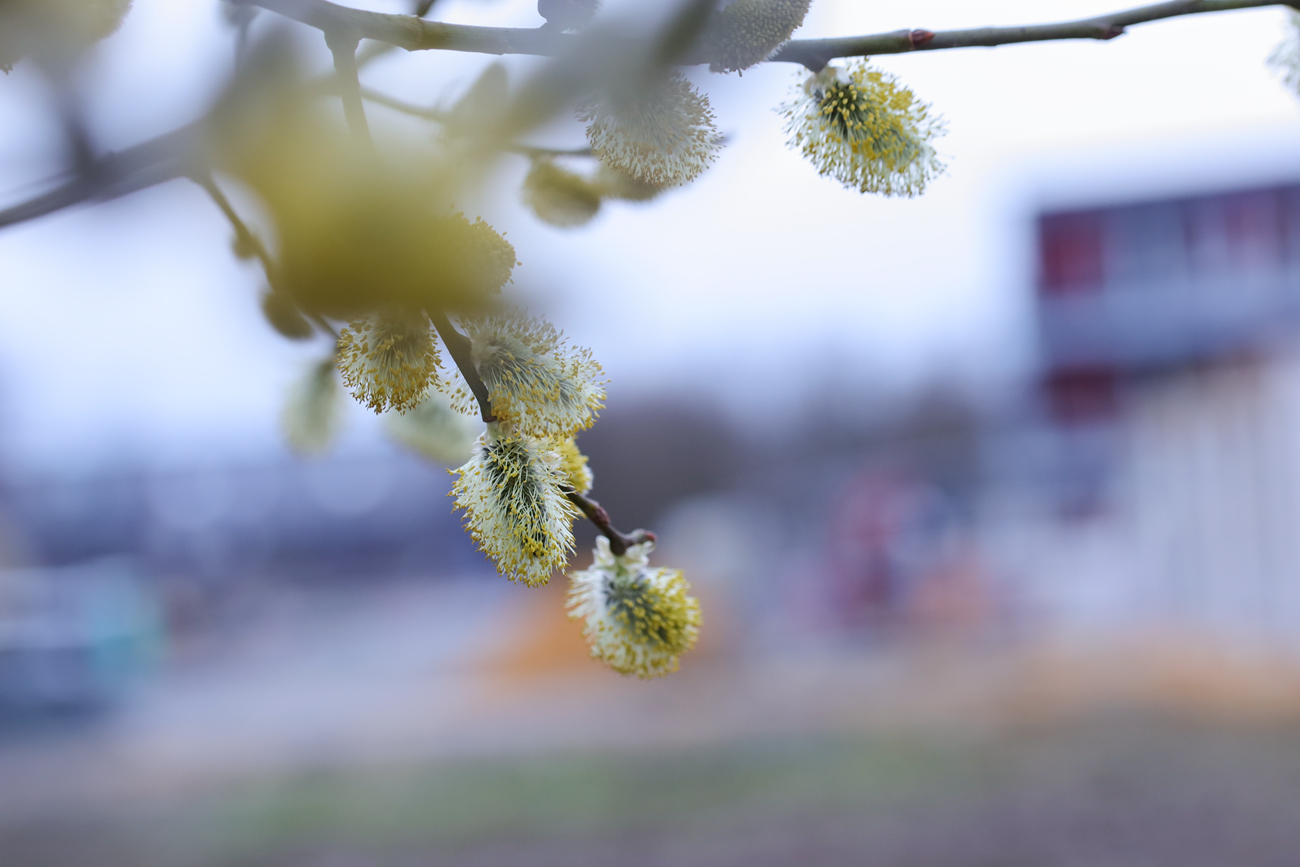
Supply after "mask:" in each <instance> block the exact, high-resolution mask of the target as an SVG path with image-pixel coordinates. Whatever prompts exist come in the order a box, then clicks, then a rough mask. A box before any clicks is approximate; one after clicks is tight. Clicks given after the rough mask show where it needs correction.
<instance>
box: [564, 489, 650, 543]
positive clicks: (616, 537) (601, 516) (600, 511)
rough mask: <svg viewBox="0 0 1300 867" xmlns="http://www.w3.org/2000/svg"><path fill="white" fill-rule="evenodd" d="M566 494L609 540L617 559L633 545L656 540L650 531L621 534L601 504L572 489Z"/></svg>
mask: <svg viewBox="0 0 1300 867" xmlns="http://www.w3.org/2000/svg"><path fill="white" fill-rule="evenodd" d="M565 494H566V495H567V496H568V498H569V502H571V503H573V504H574V505H575V506H577V507H578V508H579V509H581V510H582V514H584V515H586V516H587V520H588V521H591V523H593V524H595V525H596V529H597V530H599V531H600V534H601V535H602V536H604V537H605V538H606V539H608V540H609V550H610V551H612V552H614V556H615V557H622V556H623V555H624V554H626V553H627V549H628V548H630V547H631V546H633V545H640V544H641V543H642V542H654V541H655V540H656V539H655V534H654V533H651V532H650V531H649V530H633V531H632V532H631V534H628V533H620V532H619V531H618V530H615V529H614V525H613V524H611V523H610V521H609V513H608V512H606V511H605V509H604V507H603V506H601V505H600V503H597V502H596V501H595V500H593V499H591V498H590V497H586V496H584V495H582V494H579V493H578V492H577V491H575V490H572V489H570V490H566V491H565Z"/></svg>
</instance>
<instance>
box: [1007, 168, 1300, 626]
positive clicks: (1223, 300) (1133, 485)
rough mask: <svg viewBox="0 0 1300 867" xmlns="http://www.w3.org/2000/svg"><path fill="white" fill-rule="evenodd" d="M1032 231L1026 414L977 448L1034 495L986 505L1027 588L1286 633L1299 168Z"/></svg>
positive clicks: (1153, 622) (1298, 490) (1297, 490)
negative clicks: (1292, 179)
mask: <svg viewBox="0 0 1300 867" xmlns="http://www.w3.org/2000/svg"><path fill="white" fill-rule="evenodd" d="M1037 233H1038V254H1039V268H1038V282H1037V294H1036V298H1037V323H1038V333H1039V338H1040V347H1041V359H1042V368H1041V374H1042V375H1041V386H1042V391H1041V394H1042V397H1043V399H1044V406H1043V407H1042V413H1041V416H1040V418H1041V421H1042V424H1041V425H1039V426H1035V425H1031V426H1030V428H1031V429H1030V430H1021V431H1020V432H1018V434H1016V435H1015V436H1012V437H1010V438H1009V439H1008V441H1007V442H1006V443H1004V444H1003V445H1002V446H1001V447H1000V450H1001V454H1000V456H999V457H998V459H997V460H996V461H995V466H1000V467H1002V468H1003V469H1004V470H1005V472H1004V473H1003V475H1004V476H1013V477H1014V476H1016V475H1017V474H1019V475H1020V477H1021V478H1020V481H1021V483H1022V484H1021V489H1022V490H1030V489H1032V490H1036V491H1037V492H1038V494H1039V501H1038V505H1039V506H1040V507H1043V508H1042V511H1040V513H1039V517H1038V518H1036V519H1032V520H1029V521H1028V522H1023V521H1022V523H1025V524H1026V525H1025V526H1021V527H1020V528H1019V529H1018V530H1017V531H1008V530H1007V529H1006V527H1007V521H1006V520H1005V516H1006V515H1008V514H1014V515H1015V516H1016V520H1017V521H1021V520H1022V519H1023V518H1024V516H1025V514H1026V511H1025V508H1026V507H1025V504H1024V503H1021V504H1020V507H1021V508H1020V509H1019V510H1018V509H1016V508H1014V507H1012V508H1011V510H1010V512H1008V511H1007V503H1006V502H1003V503H1002V504H1001V505H1002V512H1003V518H997V517H996V516H995V519H994V521H993V522H992V525H991V526H995V527H997V526H1001V528H1002V529H1000V530H995V531H994V535H996V536H999V537H1000V539H999V542H998V545H999V547H1000V549H1001V550H1002V551H1003V552H1004V553H1005V552H1014V555H1013V556H1011V557H1010V562H1013V563H1014V564H1015V565H1014V567H1013V571H1014V570H1015V569H1018V570H1019V571H1020V573H1021V575H1020V579H1021V582H1022V583H1021V587H1022V588H1024V590H1025V596H1026V598H1027V600H1028V601H1029V602H1030V604H1031V607H1032V608H1033V609H1034V611H1035V613H1036V614H1037V615H1041V616H1043V617H1045V618H1046V619H1047V620H1049V621H1051V622H1053V623H1056V624H1065V625H1071V624H1072V625H1075V626H1081V627H1085V626H1086V627H1091V628H1100V629H1104V630H1107V631H1109V630H1112V629H1114V628H1117V627H1118V628H1125V627H1134V628H1140V629H1143V630H1151V629H1161V628H1168V629H1171V630H1174V631H1177V632H1186V633H1192V634H1197V635H1206V636H1213V637H1216V638H1219V639H1223V640H1226V641H1229V642H1245V643H1248V644H1251V645H1257V644H1263V645H1269V646H1287V647H1290V648H1295V649H1300V185H1297V184H1284V185H1279V186H1274V187H1268V188H1262V189H1250V190H1237V191H1231V192H1219V193H1212V194H1205V195H1193V196H1185V197H1179V198H1171V199H1166V200H1160V201H1144V202H1133V203H1125V204H1118V205H1113V206H1107V207H1091V208H1087V209H1079V210H1065V211H1054V212H1051V213H1045V214H1042V215H1041V216H1040V217H1039V218H1038V222H1037ZM994 451H995V452H997V451H998V449H995V450H994ZM1031 474H1032V475H1036V476H1037V478H1033V479H1027V478H1025V476H1026V475H1031ZM997 499H998V498H997V495H994V497H993V500H994V502H995V503H996V501H997ZM1012 499H1014V497H1012ZM993 512H994V513H995V515H996V513H997V512H998V509H997V508H996V507H995V508H994V509H993ZM1012 537H1018V538H1016V539H1012ZM1031 572H1032V573H1035V574H1029V573H1031Z"/></svg>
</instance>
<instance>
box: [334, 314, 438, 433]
mask: <svg viewBox="0 0 1300 867" xmlns="http://www.w3.org/2000/svg"><path fill="white" fill-rule="evenodd" d="M338 361H339V370H340V372H341V373H342V374H343V384H344V385H346V386H347V387H348V390H349V391H350V392H351V393H352V396H353V397H355V398H356V399H357V401H358V402H359V403H361V404H362V405H364V406H367V407H369V408H370V409H372V410H374V411H375V412H376V413H380V412H384V411H386V410H390V409H392V410H396V411H397V412H405V411H406V410H408V409H411V408H412V407H414V406H415V405H416V404H418V403H419V402H420V401H421V399H423V398H424V396H425V394H426V393H427V392H428V390H429V385H430V384H431V383H432V382H433V380H434V374H435V372H436V370H437V367H438V347H437V344H435V343H434V342H433V334H432V332H431V330H430V327H429V320H428V317H426V316H425V315H424V314H423V313H420V314H410V313H405V312H392V311H390V312H386V313H381V314H377V315H374V316H370V317H367V318H365V319H359V320H357V321H355V322H353V323H351V324H349V325H348V327H347V328H344V329H343V331H342V332H340V333H339V342H338Z"/></svg>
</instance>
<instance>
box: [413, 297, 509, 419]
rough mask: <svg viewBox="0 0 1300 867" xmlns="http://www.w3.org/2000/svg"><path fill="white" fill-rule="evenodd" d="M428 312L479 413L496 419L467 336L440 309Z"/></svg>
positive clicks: (484, 417)
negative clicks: (463, 378)
mask: <svg viewBox="0 0 1300 867" xmlns="http://www.w3.org/2000/svg"><path fill="white" fill-rule="evenodd" d="M428 313H429V319H430V320H431V321H432V322H433V327H434V328H435V329H436V330H437V332H438V336H439V337H441V338H442V342H443V345H445V346H446V347H447V354H448V355H450V356H451V360H452V361H454V362H456V367H458V368H459V369H460V375H461V376H463V377H465V383H466V384H467V385H468V386H469V390H470V392H471V393H472V394H473V395H474V399H475V400H476V401H478V409H479V415H480V416H482V418H483V421H485V422H494V421H496V420H497V417H496V415H495V414H493V412H492V398H490V397H489V396H488V390H487V386H485V385H484V384H483V380H482V379H481V378H479V375H478V368H477V367H475V366H474V357H473V355H472V354H471V352H470V342H469V338H468V337H466V336H465V335H464V334H461V333H460V332H459V331H457V330H456V329H455V328H454V327H453V326H452V324H451V321H450V320H448V319H447V314H445V313H443V312H442V311H441V310H430V311H428Z"/></svg>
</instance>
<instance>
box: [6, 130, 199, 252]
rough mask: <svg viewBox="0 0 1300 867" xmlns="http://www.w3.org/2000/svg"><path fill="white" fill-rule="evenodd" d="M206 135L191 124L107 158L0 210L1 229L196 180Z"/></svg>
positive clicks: (111, 154)
mask: <svg viewBox="0 0 1300 867" xmlns="http://www.w3.org/2000/svg"><path fill="white" fill-rule="evenodd" d="M200 145H201V130H200V128H199V126H198V125H196V124H189V125H186V126H183V127H181V128H179V129H176V130H173V131H172V132H169V133H166V134H164V135H161V136H158V137H157V138H154V139H150V140H149V141H146V142H142V143H140V144H138V145H134V146H132V147H129V148H126V149H125V150H122V151H118V152H117V153H110V154H106V155H104V156H103V157H100V158H99V159H98V160H96V161H94V162H93V163H92V164H91V166H90V167H89V168H88V169H87V170H86V171H84V172H80V173H78V174H76V175H75V176H74V177H73V178H72V179H71V180H69V181H66V182H65V183H63V184H61V185H59V186H57V187H55V188H54V189H52V190H50V191H49V192H46V193H42V194H41V195H39V196H36V197H34V198H31V199H28V200H27V201H25V202H21V203H19V204H17V205H13V206H11V207H8V208H5V209H3V210H0V228H4V227H5V226H12V225H15V224H17V223H23V222H26V221H28V220H35V219H37V218H39V217H44V216H46V215H47V214H52V213H54V212H56V211H61V210H63V209H64V208H70V207H72V206H73V205H78V204H81V203H82V202H88V201H92V200H94V201H107V200H109V199H115V198H118V197H119V196H125V195H127V194H128V193H134V192H136V191H138V190H143V189H145V188H146V187H152V186H154V185H156V184H161V183H164V182H166V181H170V180H173V179H175V178H180V177H185V176H187V175H190V174H193V172H194V166H195V164H196V162H197V156H196V155H197V154H198V153H199V150H200Z"/></svg>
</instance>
